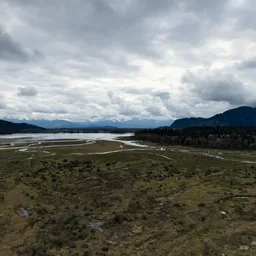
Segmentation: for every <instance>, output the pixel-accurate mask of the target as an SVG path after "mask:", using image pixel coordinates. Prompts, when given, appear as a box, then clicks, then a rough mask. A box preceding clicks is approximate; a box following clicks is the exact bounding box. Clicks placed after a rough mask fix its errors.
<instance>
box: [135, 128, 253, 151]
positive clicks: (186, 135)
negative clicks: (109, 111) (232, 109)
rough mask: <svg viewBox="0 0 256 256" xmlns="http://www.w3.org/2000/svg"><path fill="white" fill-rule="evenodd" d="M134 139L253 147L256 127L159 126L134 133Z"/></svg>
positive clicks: (228, 146)
mask: <svg viewBox="0 0 256 256" xmlns="http://www.w3.org/2000/svg"><path fill="white" fill-rule="evenodd" d="M135 139H138V140H145V141H150V142H154V143H162V144H166V145H184V146H195V147H205V148H219V149H255V148H256V127H191V128H184V129H172V128H170V127H161V128H156V129H144V130H140V131H137V132H136V133H135Z"/></svg>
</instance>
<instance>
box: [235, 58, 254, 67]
mask: <svg viewBox="0 0 256 256" xmlns="http://www.w3.org/2000/svg"><path fill="white" fill-rule="evenodd" d="M237 67H238V68H239V69H251V68H253V69H255V68H256V57H255V58H254V59H248V60H245V61H241V62H240V63H238V64H237Z"/></svg>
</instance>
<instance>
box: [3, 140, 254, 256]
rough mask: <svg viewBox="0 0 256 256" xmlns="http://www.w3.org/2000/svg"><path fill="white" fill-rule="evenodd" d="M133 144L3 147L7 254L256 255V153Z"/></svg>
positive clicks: (28, 255)
mask: <svg viewBox="0 0 256 256" xmlns="http://www.w3.org/2000/svg"><path fill="white" fill-rule="evenodd" d="M130 149H134V147H130V146H126V145H124V144H121V143H119V142H106V141H98V142H96V143H95V144H91V145H77V146H76V145H73V146H72V145H71V146H67V147H63V146H62V147H54V148H47V149H36V150H31V151H28V152H19V151H15V150H11V149H9V150H1V151H0V227H1V228H0V255H1V256H9V255H16V256H32V255H59V256H60V255H63V256H66V255H67V256H68V255H74V256H75V255H76V256H86V255H92V256H93V255H95V256H96V255H101V256H103V255H113V256H120V255H127V256H128V255H138V256H148V255H155V256H157V255H163V256H165V255H169V256H181V255H194V256H200V255H202V256H208V255H209V256H211V255H216V256H223V255H226V256H231V255H232V256H233V255H239V256H240V255H241V256H242V255H256V164H255V163H254V162H255V161H256V155H255V152H253V151H252V152H249V151H248V152H244V151H243V152H239V151H234V152H232V151H221V152H220V151H216V150H215V151H214V150H213V151H210V150H207V154H212V155H216V154H220V155H221V156H225V158H227V159H225V160H223V159H218V158H215V157H211V156H209V155H206V154H205V153H206V151H203V150H202V151H200V150H199V149H197V151H193V152H189V151H188V152H179V151H178V150H177V152H175V151H158V150H152V149H144V150H138V151H123V152H113V153H109V154H88V153H94V152H95V153H99V152H107V151H120V150H130ZM179 149H180V148H179ZM43 151H44V152H43ZM244 160H246V161H250V162H252V163H243V162H242V161H244Z"/></svg>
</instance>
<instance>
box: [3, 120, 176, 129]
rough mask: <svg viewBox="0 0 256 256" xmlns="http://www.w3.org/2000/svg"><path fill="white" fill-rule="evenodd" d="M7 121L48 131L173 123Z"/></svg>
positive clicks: (145, 121)
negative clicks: (26, 124)
mask: <svg viewBox="0 0 256 256" xmlns="http://www.w3.org/2000/svg"><path fill="white" fill-rule="evenodd" d="M4 120H5V121H9V122H13V123H28V124H32V125H36V126H40V127H43V128H46V129H58V128H59V129H61V128H104V127H115V128H157V127H159V126H170V124H171V123H172V122H173V121H170V120H167V121H166V120H165V121H157V120H151V119H131V120H126V121H119V120H101V121H95V122H92V121H85V122H71V121H67V120H26V119H22V120H21V119H12V118H5V119H4Z"/></svg>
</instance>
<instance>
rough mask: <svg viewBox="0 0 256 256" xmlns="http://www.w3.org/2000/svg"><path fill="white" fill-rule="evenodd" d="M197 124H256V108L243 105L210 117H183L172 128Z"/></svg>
mask: <svg viewBox="0 0 256 256" xmlns="http://www.w3.org/2000/svg"><path fill="white" fill-rule="evenodd" d="M196 126H223V127H225V126H230V127H235V126H237V127H241V126H243V127H245V126H256V108H252V107H246V106H243V107H239V108H235V109H230V110H228V111H225V112H224V113H221V114H217V115H215V116H212V117H210V118H202V117H198V118H196V117H191V118H181V119H177V120H176V121H174V122H173V124H172V125H171V128H187V127H196Z"/></svg>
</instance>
